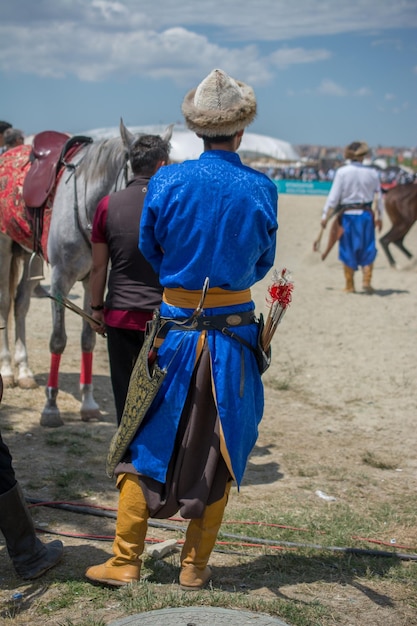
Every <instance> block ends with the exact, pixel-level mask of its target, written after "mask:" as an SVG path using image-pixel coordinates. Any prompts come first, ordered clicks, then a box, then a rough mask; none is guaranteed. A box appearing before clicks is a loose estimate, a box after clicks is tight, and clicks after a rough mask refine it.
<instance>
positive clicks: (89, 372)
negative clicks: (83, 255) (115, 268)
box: [80, 277, 101, 422]
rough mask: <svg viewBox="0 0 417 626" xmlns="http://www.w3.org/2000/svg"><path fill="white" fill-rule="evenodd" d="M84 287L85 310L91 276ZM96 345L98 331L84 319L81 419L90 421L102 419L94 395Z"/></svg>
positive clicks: (87, 305)
mask: <svg viewBox="0 0 417 626" xmlns="http://www.w3.org/2000/svg"><path fill="white" fill-rule="evenodd" d="M83 287H84V310H86V309H88V307H89V306H90V287H89V277H87V278H85V279H84V280H83ZM95 345H96V333H95V331H94V330H93V329H92V328H91V326H90V324H89V323H88V322H86V321H84V320H83V329H82V333H81V374H80V390H81V409H80V413H81V419H82V420H83V421H84V422H88V421H90V420H92V419H100V418H101V412H100V409H99V406H98V404H97V402H96V401H95V400H94V396H93V350H94V346H95Z"/></svg>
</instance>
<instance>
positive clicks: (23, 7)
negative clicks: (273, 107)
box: [0, 0, 417, 95]
mask: <svg viewBox="0 0 417 626" xmlns="http://www.w3.org/2000/svg"><path fill="white" fill-rule="evenodd" d="M3 4H5V6H3V7H2V17H1V23H0V40H1V42H2V46H1V48H0V71H1V70H3V71H6V72H25V73H29V74H34V75H37V76H44V77H55V78H63V77H65V76H69V75H74V76H77V77H78V78H80V79H81V80H84V81H99V80H103V79H105V78H108V77H113V76H120V75H126V76H127V77H130V76H138V75H142V76H147V77H156V78H165V77H166V78H167V79H170V80H172V81H174V82H176V83H177V84H185V83H187V84H190V83H191V82H192V81H194V80H195V79H196V78H197V79H198V78H199V77H201V74H202V73H204V72H205V71H209V70H210V69H212V68H213V67H215V66H220V67H223V68H224V69H225V70H226V71H229V72H230V73H231V74H233V73H235V74H236V75H237V74H238V75H239V76H241V77H242V79H244V80H248V81H251V82H252V83H253V84H254V85H262V84H266V83H267V82H268V81H269V80H270V79H271V76H272V74H273V72H274V70H276V68H278V69H282V68H287V67H290V66H294V65H302V64H307V63H309V64H313V63H318V62H321V61H325V60H328V59H330V57H331V56H332V53H331V52H330V51H329V50H326V49H324V48H314V47H312V48H311V49H308V48H307V47H306V46H304V47H300V46H293V47H291V46H286V47H283V48H278V49H276V50H275V51H273V52H271V51H270V48H269V49H268V50H267V51H266V48H267V47H268V46H270V45H271V43H270V42H272V41H273V42H278V41H290V40H292V39H295V38H298V37H303V36H306V37H307V36H308V37H313V36H316V37H317V36H320V35H337V34H343V33H352V32H354V33H363V32H370V31H371V30H373V31H381V32H383V31H385V30H386V29H388V28H389V29H392V28H397V27H407V28H410V27H413V26H417V11H415V0H401V2H392V0H350V1H349V2H348V3H345V4H341V3H339V2H329V1H328V0H297V2H293V3H289V2H288V1H287V0H257V2H253V3H252V2H242V0H226V1H225V0H205V2H198V5H197V3H196V0H181V1H180V2H173V1H172V0H140V2H138V0H71V1H68V0H36V2H34V1H33V0H19V2H8V3H3ZM415 71H416V70H415ZM321 89H324V90H325V91H327V92H328V93H332V94H333V95H344V91H343V88H340V87H338V86H337V85H335V84H334V83H332V81H330V82H328V83H326V82H325V83H324V84H323V85H322V87H321Z"/></svg>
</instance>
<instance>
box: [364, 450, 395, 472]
mask: <svg viewBox="0 0 417 626" xmlns="http://www.w3.org/2000/svg"><path fill="white" fill-rule="evenodd" d="M362 463H365V465H370V466H371V467H376V468H377V469H383V470H393V469H396V468H397V467H398V462H397V461H395V460H394V459H384V458H382V457H379V456H377V455H376V454H375V453H374V452H369V451H367V452H365V453H364V454H363V455H362Z"/></svg>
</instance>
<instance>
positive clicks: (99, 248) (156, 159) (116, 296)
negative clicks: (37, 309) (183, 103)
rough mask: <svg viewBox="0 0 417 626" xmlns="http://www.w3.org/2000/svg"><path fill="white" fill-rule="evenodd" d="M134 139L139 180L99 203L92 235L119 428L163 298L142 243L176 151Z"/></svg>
mask: <svg viewBox="0 0 417 626" xmlns="http://www.w3.org/2000/svg"><path fill="white" fill-rule="evenodd" d="M130 139H131V142H132V144H131V149H130V164H131V167H132V172H133V177H132V178H131V180H129V182H128V183H127V187H126V188H125V189H122V190H121V191H116V192H114V193H112V194H110V195H108V196H105V197H104V198H103V199H102V200H101V201H100V202H99V204H98V206H97V210H96V213H95V216H94V221H93V229H92V236H91V241H92V255H93V261H92V269H91V275H90V287H91V309H92V316H93V317H94V319H95V320H96V321H97V324H95V325H93V328H94V330H96V332H98V333H100V334H102V335H104V334H105V335H106V336H107V348H108V354H109V364H110V376H111V382H112V387H113V395H114V401H115V405H116V416H117V424H120V421H121V419H122V415H123V408H124V404H125V401H126V395H127V390H128V387H129V380H130V375H131V373H132V369H133V366H134V364H135V362H136V359H137V356H138V354H139V352H140V349H141V347H142V345H143V341H144V337H145V332H144V331H145V328H146V323H147V321H148V320H150V319H151V318H152V313H153V311H154V310H155V309H156V308H158V307H159V304H160V302H161V297H162V287H161V285H160V284H159V280H158V276H157V275H156V274H155V272H154V270H153V269H152V267H151V265H150V264H149V263H148V261H146V259H145V258H144V256H143V255H142V253H141V252H140V250H139V248H138V240H139V224H140V218H141V214H142V207H143V202H144V199H145V194H146V192H147V189H148V182H149V179H150V177H151V176H152V175H153V174H154V173H155V172H156V171H157V170H158V169H159V168H160V167H161V166H162V165H165V164H166V163H167V162H168V159H169V150H170V144H169V140H168V139H165V138H162V137H160V136H159V135H141V136H139V137H138V138H137V139H135V138H134V136H133V135H131V136H130ZM109 264H110V269H109ZM106 285H107V293H106V297H105V298H104V293H105V290H106Z"/></svg>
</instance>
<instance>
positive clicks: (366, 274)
mask: <svg viewBox="0 0 417 626" xmlns="http://www.w3.org/2000/svg"><path fill="white" fill-rule="evenodd" d="M373 268H374V266H373V263H371V265H364V266H363V268H362V275H363V283H362V286H363V290H364V292H365V293H368V294H372V293H374V290H373V287H372V286H371V280H372V270H373Z"/></svg>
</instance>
